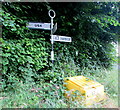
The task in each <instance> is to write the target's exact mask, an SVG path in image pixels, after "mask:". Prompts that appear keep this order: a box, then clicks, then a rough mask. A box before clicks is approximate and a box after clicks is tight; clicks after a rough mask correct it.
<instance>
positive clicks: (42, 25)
mask: <svg viewBox="0 0 120 110" xmlns="http://www.w3.org/2000/svg"><path fill="white" fill-rule="evenodd" d="M50 25H51V24H50V23H34V22H29V23H28V26H27V27H28V28H30V29H45V30H51V28H50Z"/></svg>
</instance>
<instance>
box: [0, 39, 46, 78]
mask: <svg viewBox="0 0 120 110" xmlns="http://www.w3.org/2000/svg"><path fill="white" fill-rule="evenodd" d="M2 46H3V48H2V49H3V54H2V64H3V78H5V79H6V78H8V77H9V76H11V75H13V76H15V77H17V78H20V79H19V80H21V79H25V80H29V79H30V78H34V79H35V78H38V77H37V76H38V75H39V71H41V70H42V69H44V68H45V67H47V66H48V59H47V58H48V53H47V52H46V47H45V46H46V45H45V39H44V38H37V39H29V38H24V39H21V40H3V41H2Z"/></svg>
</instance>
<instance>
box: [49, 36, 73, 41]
mask: <svg viewBox="0 0 120 110" xmlns="http://www.w3.org/2000/svg"><path fill="white" fill-rule="evenodd" d="M51 38H53V41H61V42H72V39H71V37H68V36H59V35H52V37H51Z"/></svg>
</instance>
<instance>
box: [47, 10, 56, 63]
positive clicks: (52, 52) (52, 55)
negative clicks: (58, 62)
mask: <svg viewBox="0 0 120 110" xmlns="http://www.w3.org/2000/svg"><path fill="white" fill-rule="evenodd" d="M51 13H53V16H52V15H51ZM48 14H49V16H50V18H51V44H52V51H51V60H52V64H53V63H54V45H53V44H54V40H53V31H52V29H53V18H54V17H55V11H54V10H49V12H48Z"/></svg>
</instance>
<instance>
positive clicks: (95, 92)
mask: <svg viewBox="0 0 120 110" xmlns="http://www.w3.org/2000/svg"><path fill="white" fill-rule="evenodd" d="M64 82H65V84H64V86H65V87H66V88H67V91H72V93H71V95H73V94H74V91H76V90H77V91H79V93H80V94H81V95H78V96H77V97H76V98H75V99H80V100H81V97H83V98H84V104H85V105H86V106H89V105H92V104H94V103H97V102H99V101H102V100H104V99H105V93H104V86H103V85H101V84H100V83H98V82H95V81H93V80H90V79H89V78H86V77H84V76H75V77H67V78H65V80H64ZM65 96H66V97H67V98H69V97H70V96H69V95H68V94H67V93H66V94H65ZM83 98H82V100H83Z"/></svg>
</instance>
